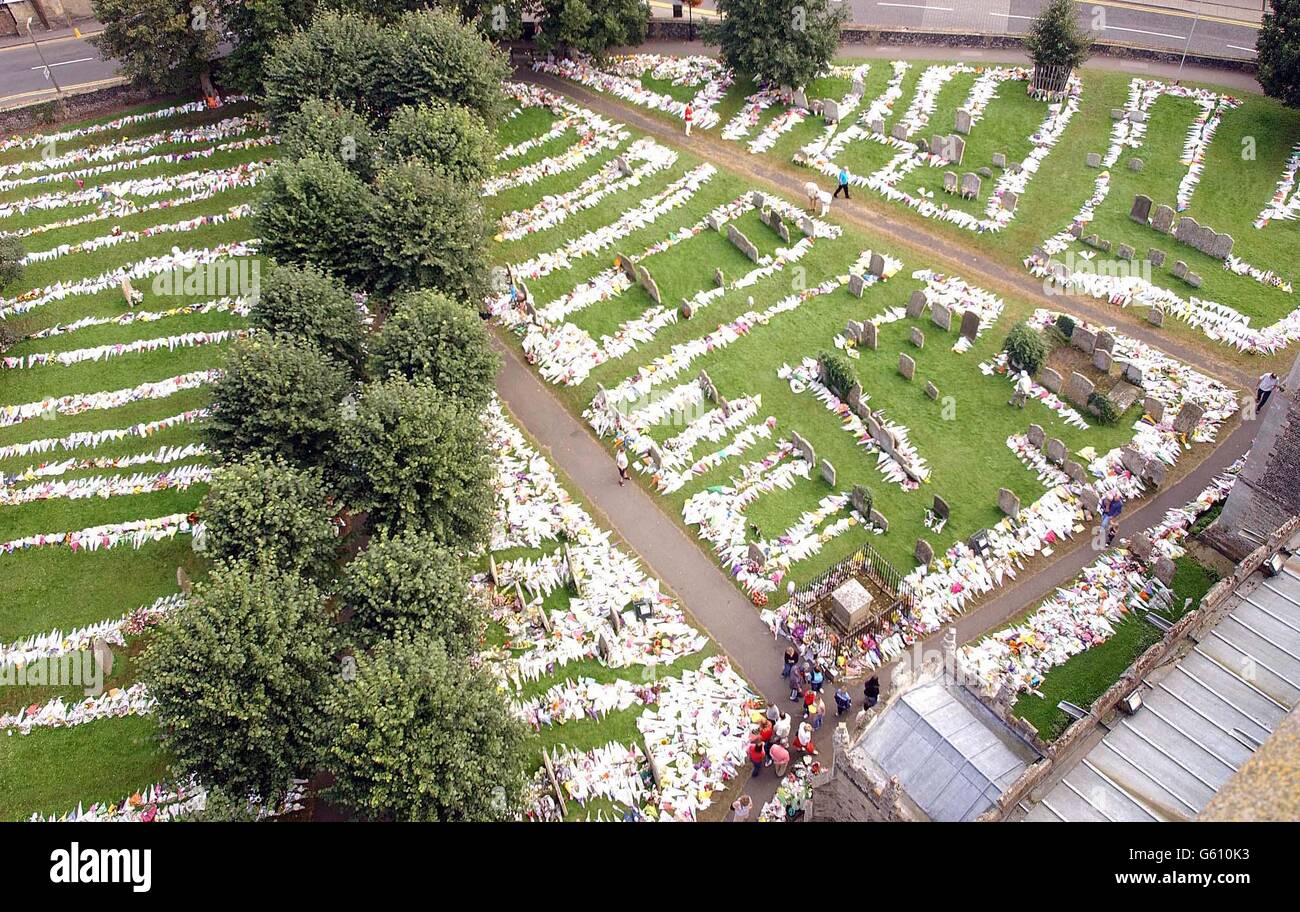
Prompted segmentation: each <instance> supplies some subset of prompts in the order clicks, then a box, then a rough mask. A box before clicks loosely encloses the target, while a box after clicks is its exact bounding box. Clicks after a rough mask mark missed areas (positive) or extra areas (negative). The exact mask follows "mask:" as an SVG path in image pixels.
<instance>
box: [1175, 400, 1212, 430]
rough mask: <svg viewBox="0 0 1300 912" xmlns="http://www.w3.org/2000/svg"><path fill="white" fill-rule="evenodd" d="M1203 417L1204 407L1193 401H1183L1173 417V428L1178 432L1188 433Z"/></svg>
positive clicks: (1194, 428)
mask: <svg viewBox="0 0 1300 912" xmlns="http://www.w3.org/2000/svg"><path fill="white" fill-rule="evenodd" d="M1204 417H1205V409H1204V408H1202V407H1201V406H1200V405H1198V404H1197V403H1195V402H1184V403H1183V407H1182V408H1180V409H1179V410H1178V414H1177V415H1176V416H1175V417H1174V430H1175V431H1177V432H1178V433H1179V434H1190V433H1191V432H1192V431H1194V430H1196V426H1197V425H1198V424H1200V423H1201V419H1202V418H1204Z"/></svg>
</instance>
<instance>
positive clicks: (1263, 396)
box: [1255, 371, 1277, 411]
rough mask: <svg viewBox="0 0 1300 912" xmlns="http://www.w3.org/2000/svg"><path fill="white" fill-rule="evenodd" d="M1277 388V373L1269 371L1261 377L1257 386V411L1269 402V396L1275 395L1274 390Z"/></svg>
mask: <svg viewBox="0 0 1300 912" xmlns="http://www.w3.org/2000/svg"><path fill="white" fill-rule="evenodd" d="M1275 389H1277V374H1275V373H1273V372H1272V371H1269V372H1268V373H1267V374H1265V375H1264V376H1262V377H1260V378H1259V386H1257V387H1255V411H1259V410H1260V409H1262V408H1263V407H1264V403H1266V402H1268V397H1269V396H1271V395H1273V390H1275Z"/></svg>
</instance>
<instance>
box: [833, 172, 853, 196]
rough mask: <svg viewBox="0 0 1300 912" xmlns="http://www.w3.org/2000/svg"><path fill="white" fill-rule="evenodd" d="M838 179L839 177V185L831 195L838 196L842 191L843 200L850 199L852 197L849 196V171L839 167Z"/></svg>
mask: <svg viewBox="0 0 1300 912" xmlns="http://www.w3.org/2000/svg"><path fill="white" fill-rule="evenodd" d="M838 177H839V182H840V185H839V186H838V187H836V188H835V193H834V194H833V195H834V196H839V195H840V191H841V190H842V191H844V198H845V199H852V197H850V196H849V169H848V168H846V167H844V166H843V165H840V173H839V175H838Z"/></svg>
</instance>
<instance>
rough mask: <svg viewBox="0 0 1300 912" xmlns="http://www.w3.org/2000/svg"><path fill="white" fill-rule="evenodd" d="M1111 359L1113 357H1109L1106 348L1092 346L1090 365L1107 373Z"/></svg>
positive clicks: (1109, 354)
mask: <svg viewBox="0 0 1300 912" xmlns="http://www.w3.org/2000/svg"><path fill="white" fill-rule="evenodd" d="M1112 360H1114V359H1113V358H1112V357H1111V353H1110V352H1108V351H1106V349H1104V348H1094V349H1093V350H1092V366H1093V367H1095V368H1097V370H1099V371H1103V372H1106V373H1109V372H1110V365H1111V361H1112Z"/></svg>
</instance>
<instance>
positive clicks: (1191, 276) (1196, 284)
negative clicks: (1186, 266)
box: [1183, 272, 1205, 288]
mask: <svg viewBox="0 0 1300 912" xmlns="http://www.w3.org/2000/svg"><path fill="white" fill-rule="evenodd" d="M1183 281H1184V282H1186V283H1187V284H1188V285H1190V286H1192V287H1193V288H1200V287H1201V285H1202V284H1203V283H1204V282H1205V280H1204V279H1202V278H1201V274H1200V273H1199V272H1189V273H1187V275H1186V276H1184V277H1183Z"/></svg>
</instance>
